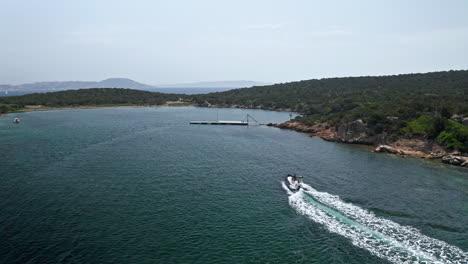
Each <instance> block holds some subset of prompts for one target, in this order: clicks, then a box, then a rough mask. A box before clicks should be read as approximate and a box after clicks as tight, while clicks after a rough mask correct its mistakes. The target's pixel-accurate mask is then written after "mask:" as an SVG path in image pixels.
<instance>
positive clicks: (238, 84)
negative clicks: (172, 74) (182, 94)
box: [158, 81, 271, 88]
mask: <svg viewBox="0 0 468 264" xmlns="http://www.w3.org/2000/svg"><path fill="white" fill-rule="evenodd" d="M269 84H271V83H264V82H255V81H216V82H195V83H176V84H160V85H158V87H161V88H248V87H253V86H263V85H269Z"/></svg>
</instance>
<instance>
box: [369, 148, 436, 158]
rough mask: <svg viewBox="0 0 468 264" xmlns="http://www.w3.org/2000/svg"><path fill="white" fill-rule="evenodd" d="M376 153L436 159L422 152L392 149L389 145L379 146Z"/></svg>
mask: <svg viewBox="0 0 468 264" xmlns="http://www.w3.org/2000/svg"><path fill="white" fill-rule="evenodd" d="M374 151H375V152H386V153H390V154H395V155H407V156H414V157H419V158H427V159H432V158H435V157H434V156H433V155H432V154H430V153H424V152H422V151H411V150H403V149H399V148H395V147H391V146H388V145H379V146H377V147H376V148H375V149H374Z"/></svg>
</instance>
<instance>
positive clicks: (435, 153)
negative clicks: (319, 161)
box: [266, 120, 468, 168]
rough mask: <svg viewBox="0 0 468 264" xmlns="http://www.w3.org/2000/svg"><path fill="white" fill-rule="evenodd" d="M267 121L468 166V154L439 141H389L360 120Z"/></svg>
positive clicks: (395, 152) (329, 137)
mask: <svg viewBox="0 0 468 264" xmlns="http://www.w3.org/2000/svg"><path fill="white" fill-rule="evenodd" d="M266 125H267V126H272V127H276V128H280V129H288V130H294V131H297V132H301V133H306V134H308V135H310V136H311V137H320V138H321V139H323V140H325V141H331V142H337V143H346V144H360V145H367V146H369V147H370V149H371V151H372V152H379V153H387V154H393V155H398V156H402V157H404V156H411V157H415V158H421V159H430V160H439V161H441V162H443V163H446V164H451V165H455V166H461V167H465V168H468V157H466V156H462V155H460V154H459V153H456V152H450V151H448V150H447V149H445V148H444V147H443V146H442V145H440V144H438V143H437V142H434V141H429V140H427V139H422V138H413V139H411V138H404V139H399V140H397V141H394V142H391V143H388V142H386V140H385V138H384V137H383V136H382V135H376V136H369V135H367V134H366V133H365V130H366V127H365V125H364V124H363V123H362V121H360V120H358V121H355V122H352V123H350V124H346V125H342V126H338V127H334V126H331V124H330V123H329V122H323V123H318V124H315V125H313V126H307V125H304V124H302V123H299V122H291V121H287V122H284V123H280V124H273V123H269V124H266ZM428 146H430V148H428Z"/></svg>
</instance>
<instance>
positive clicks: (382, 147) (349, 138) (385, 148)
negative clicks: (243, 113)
mask: <svg viewBox="0 0 468 264" xmlns="http://www.w3.org/2000/svg"><path fill="white" fill-rule="evenodd" d="M168 106H169V107H184V106H192V107H206V108H240V107H238V106H230V107H220V106H217V105H209V106H200V105H197V104H193V103H187V102H179V101H169V102H166V103H164V104H161V105H92V106H71V107H70V106H66V107H45V106H42V105H29V106H26V107H25V108H22V109H19V110H18V111H16V112H9V113H4V114H0V118H2V117H5V114H14V113H24V112H36V111H55V110H79V109H100V108H143V107H168ZM247 109H252V110H269V111H279V112H292V111H291V110H290V109H275V110H273V109H264V108H247ZM264 125H266V126H273V127H277V128H280V129H288V130H294V131H297V132H301V133H306V134H309V135H310V136H311V137H313V136H317V137H320V138H321V139H323V140H325V141H331V142H336V143H346V144H360V145H367V146H369V148H370V149H371V150H370V151H371V152H380V153H387V154H393V155H398V156H411V157H416V158H422V159H431V160H440V161H441V162H443V163H446V164H451V165H456V166H461V167H465V168H468V157H466V156H461V155H459V154H458V153H453V152H449V151H447V150H446V149H444V148H443V147H442V146H441V145H438V144H435V148H434V149H435V151H430V152H428V151H422V150H421V149H420V148H419V149H418V148H414V146H411V145H419V147H420V146H421V145H424V144H427V143H428V142H423V140H421V139H403V140H399V141H396V142H392V143H387V142H385V141H384V139H383V138H380V137H379V136H374V137H369V136H367V135H365V133H363V132H364V126H363V123H362V121H360V122H359V120H358V121H355V122H352V123H350V124H347V125H346V127H344V132H343V131H341V133H340V130H343V127H338V129H336V128H334V127H333V126H331V125H330V123H329V122H323V123H318V124H316V125H314V126H308V125H304V124H302V123H299V122H291V121H286V122H284V123H279V124H273V123H269V124H264ZM356 134H357V135H356ZM431 145H433V146H434V143H433V142H432V143H431ZM433 146H432V147H433Z"/></svg>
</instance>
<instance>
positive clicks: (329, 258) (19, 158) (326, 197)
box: [0, 107, 468, 263]
mask: <svg viewBox="0 0 468 264" xmlns="http://www.w3.org/2000/svg"><path fill="white" fill-rule="evenodd" d="M247 113H248V114H250V115H252V116H253V117H254V118H255V119H257V120H258V121H260V122H261V123H269V122H283V121H286V120H288V119H289V113H284V112H270V111H261V110H242V109H219V110H218V109H211V108H194V107H174V108H171V107H148V108H105V109H84V110H61V111H44V112H28V113H21V114H14V115H11V114H10V115H6V117H4V118H0V150H1V151H0V169H1V170H0V183H1V184H0V208H1V212H0V234H1V236H2V239H1V240H0V263H77V262H78V263H83V262H84V263H400V262H402V263H412V262H409V261H411V257H410V258H406V260H405V258H403V260H401V258H393V257H392V256H394V254H393V255H392V254H391V256H390V257H387V256H386V255H385V254H386V253H384V251H385V252H389V248H388V247H386V246H385V243H383V244H384V246H380V244H378V245H377V246H374V247H373V248H372V250H370V249H369V248H366V247H365V246H362V245H364V244H365V243H364V242H365V241H364V240H365V239H368V235H369V233H366V232H361V231H362V230H363V229H359V228H358V229H352V228H348V226H346V225H344V224H343V223H345V224H346V222H349V221H348V220H343V219H345V218H343V219H341V220H340V217H339V215H342V216H344V217H346V218H347V219H349V220H350V221H354V222H356V223H358V224H359V225H362V226H363V227H364V228H368V229H369V230H370V231H372V232H377V231H378V232H379V234H382V235H385V237H386V238H390V239H393V240H395V241H398V243H401V245H403V247H404V246H405V245H409V246H414V245H417V242H418V241H415V240H417V239H420V238H421V237H423V238H424V239H426V240H424V241H429V242H428V243H425V244H424V245H423V246H421V247H422V250H423V251H424V252H425V253H424V254H423V255H421V254H420V255H417V256H418V257H421V258H420V259H424V258H429V259H431V260H436V261H437V260H438V259H442V256H440V258H439V256H437V251H438V250H439V249H440V248H437V247H439V246H440V245H443V246H445V245H447V246H448V247H449V248H450V249H451V250H452V251H450V252H451V254H447V255H443V258H444V262H445V263H463V262H462V261H463V255H464V257H465V260H466V251H467V250H468V231H467V229H466V223H467V222H468V216H467V206H468V200H467V191H466V190H468V174H467V172H466V170H465V169H463V168H456V167H451V166H446V165H443V164H439V163H434V162H425V161H421V160H419V159H411V158H410V159H401V158H398V157H395V156H391V155H385V154H377V153H371V152H369V151H368V150H367V149H366V148H362V147H359V146H353V145H345V144H337V143H332V142H325V141H322V140H320V139H318V138H310V137H308V136H307V135H306V134H301V133H297V132H294V131H288V130H280V129H277V128H272V127H266V126H256V125H252V126H248V127H244V126H209V125H189V122H190V121H193V120H216V118H217V117H219V119H222V120H241V119H243V118H245V115H246V114H247ZM13 116H18V117H19V118H21V120H22V122H21V123H20V124H13V123H12V118H13ZM288 173H298V174H301V175H304V177H305V180H304V181H305V182H306V183H307V184H309V185H310V186H311V188H313V190H314V191H313V192H312V193H311V195H312V196H311V197H312V198H314V197H315V199H316V200H317V201H319V202H322V204H324V205H326V206H327V208H330V209H331V210H333V211H335V212H337V213H338V214H339V215H338V214H337V215H335V216H330V212H332V211H329V212H327V210H328V209H326V208H325V209H324V208H322V209H320V207H317V206H316V205H314V204H313V203H312V202H311V201H307V200H304V199H302V200H301V201H300V202H301V203H305V204H303V207H301V208H303V209H304V208H306V209H307V210H308V211H307V212H314V213H315V214H314V215H311V214H308V213H307V212H305V211H301V210H300V208H299V209H298V207H297V206H295V205H296V204H295V203H291V195H290V194H288V193H287V192H286V191H285V190H284V189H283V188H282V184H281V182H282V180H283V177H284V175H286V174H288ZM320 199H322V200H321V201H320ZM298 203H299V201H298ZM350 206H351V207H350ZM352 206H354V207H352ZM350 208H354V209H353V210H350ZM332 214H333V212H332ZM322 215H323V217H324V218H323V219H328V220H326V221H325V220H323V221H322V220H320V219H322V218H318V217H317V216H322ZM376 219H377V220H376ZM333 221H335V222H333ZM386 221H388V222H386ZM330 223H336V225H335V226H337V227H339V228H341V230H345V231H346V232H334V231H333V229H331V228H330V227H329V224H330ZM349 223H352V222H349ZM387 227H392V228H394V231H392V230H391V229H387ZM398 227H404V228H406V227H407V228H408V230H411V231H414V232H415V233H411V234H410V235H406V236H400V234H399V233H398V230H399V229H398ZM336 230H338V229H336ZM356 230H357V231H356ZM415 230H416V231H415ZM353 232H354V233H353ZM359 232H360V233H359ZM386 232H387V233H386ZM349 234H356V236H352V235H349ZM361 234H362V235H361ZM406 234H407V233H406ZM412 234H421V236H419V237H417V236H412ZM366 235H367V236H366ZM416 237H417V238H416ZM393 240H391V241H393ZM434 241H441V242H443V244H437V243H435V244H431V243H432V242H434ZM363 243H364V244H363ZM366 243H367V242H366ZM392 243H393V242H392ZM431 246H433V248H430V247H431ZM406 249H408V247H406ZM406 249H405V250H406ZM420 249H421V248H420ZM410 250H413V248H410ZM390 251H391V250H390ZM398 252H400V251H398ZM398 252H397V253H395V254H399V253H398ZM434 252H435V253H434ZM447 252H449V251H447ZM460 252H461V253H460ZM390 253H391V252H390ZM460 254H462V256H460ZM398 261H400V262H398ZM405 261H406V262H405ZM415 261H416V260H415ZM444 262H443V263H444ZM415 263H423V262H415ZM428 263H430V262H428ZM434 263H437V262H434Z"/></svg>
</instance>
